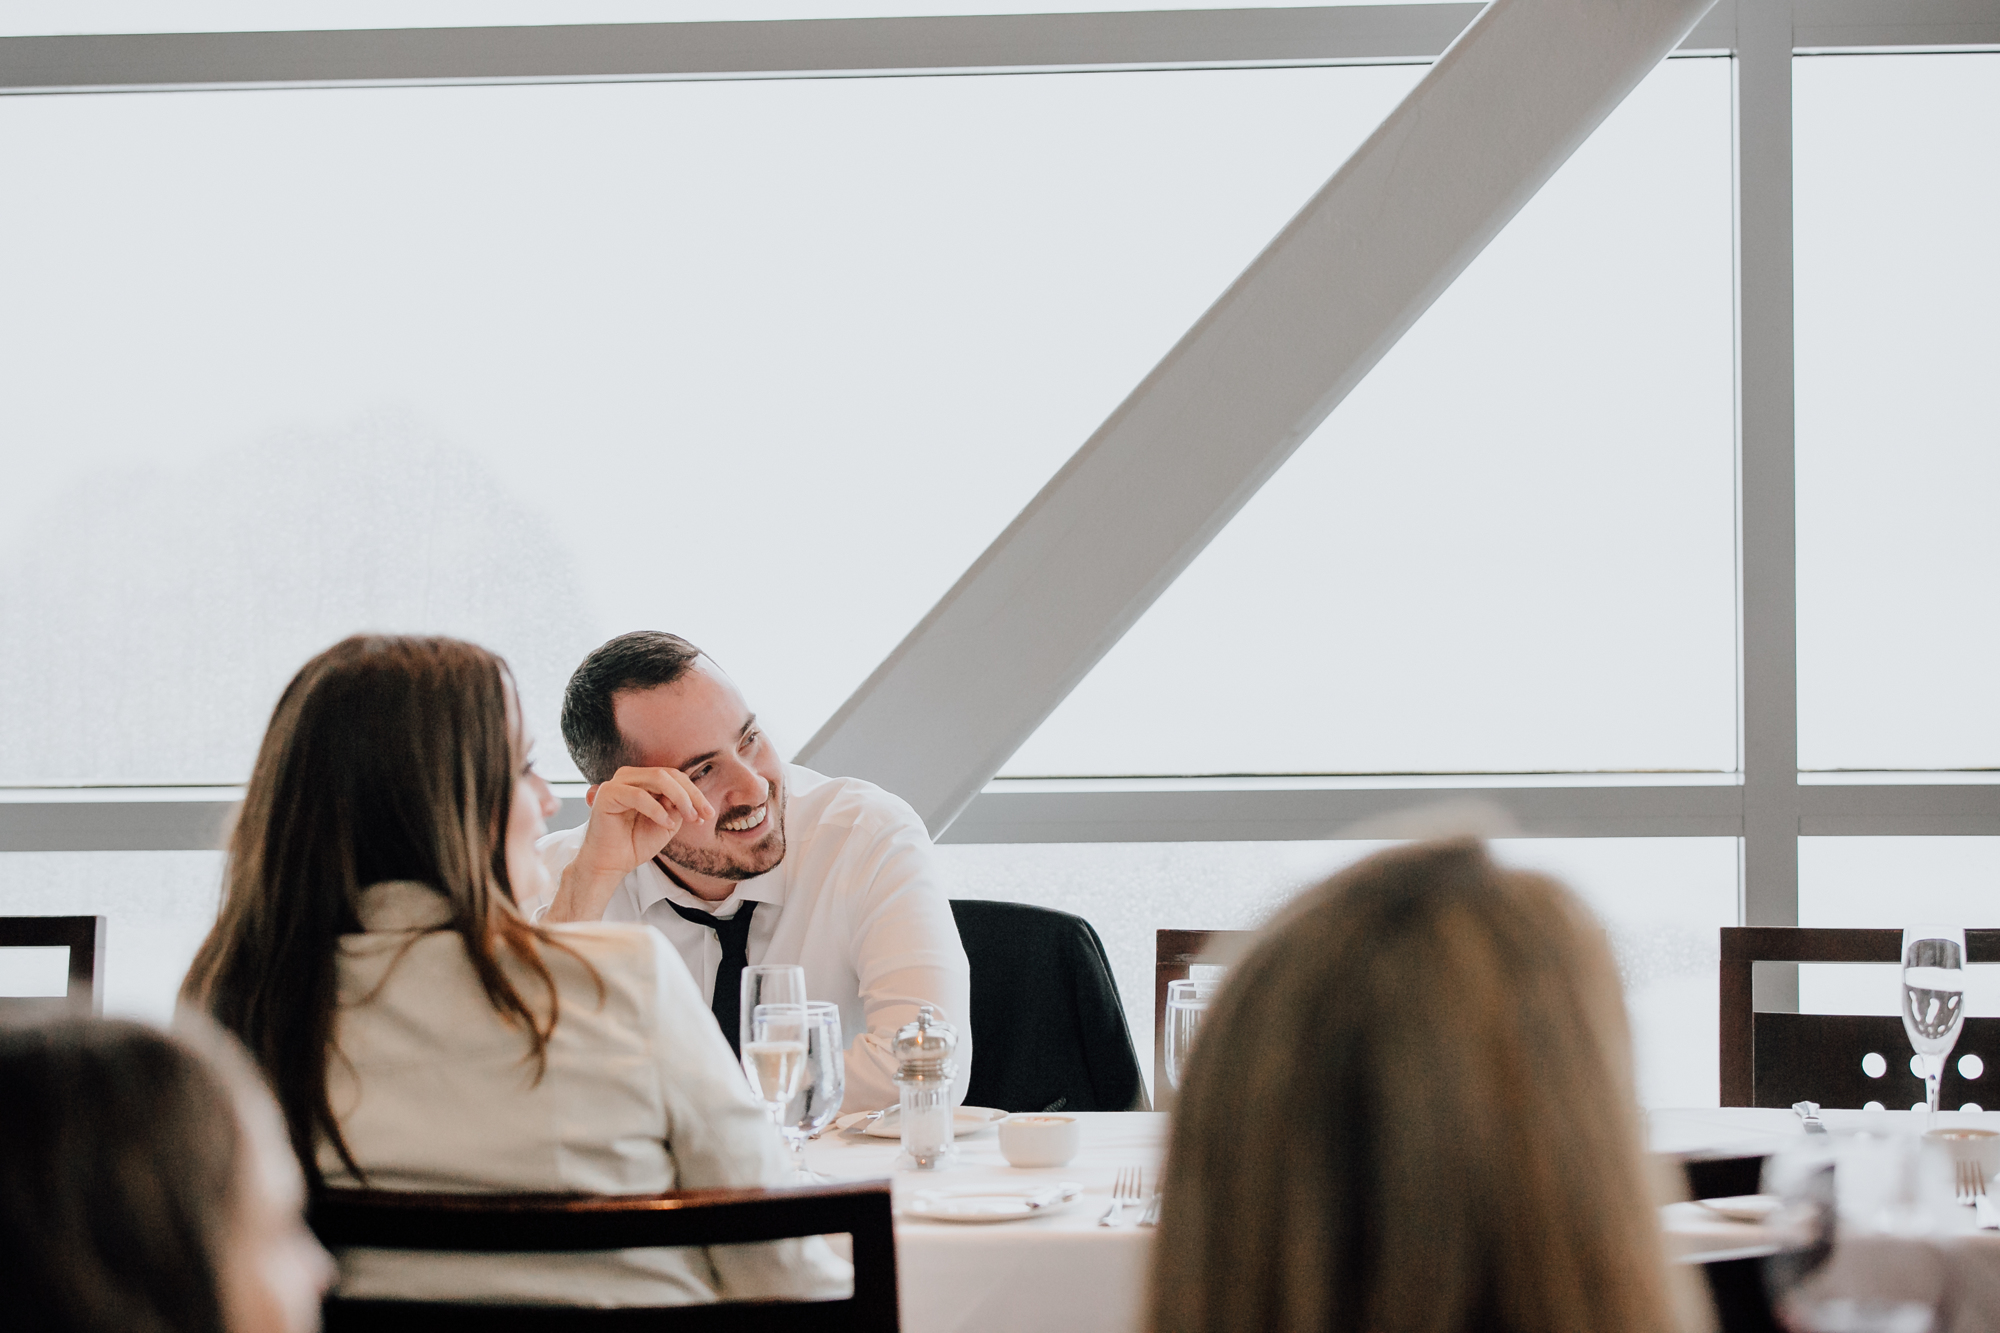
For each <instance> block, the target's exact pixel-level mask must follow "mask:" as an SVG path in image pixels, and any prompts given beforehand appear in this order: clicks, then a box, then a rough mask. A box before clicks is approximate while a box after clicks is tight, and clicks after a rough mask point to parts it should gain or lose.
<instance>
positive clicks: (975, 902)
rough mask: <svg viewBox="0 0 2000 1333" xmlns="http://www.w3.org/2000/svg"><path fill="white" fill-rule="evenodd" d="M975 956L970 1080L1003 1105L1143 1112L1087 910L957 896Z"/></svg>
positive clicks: (954, 908) (1120, 1005)
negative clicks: (1070, 910) (1080, 913)
mask: <svg viewBox="0 0 2000 1333" xmlns="http://www.w3.org/2000/svg"><path fill="white" fill-rule="evenodd" d="M951 914H952V918H953V920H954V921H956V922H957V924H958V937H959V939H960V940H961V941H963V942H964V944H965V956H966V959H967V960H968V961H969V962H970V963H971V964H972V1082H971V1084H970V1085H969V1086H968V1087H967V1089H966V1093H965V1100H966V1101H967V1102H968V1103H970V1104H971V1105H973V1106H993V1107H998V1108H999V1109H1000V1110H1002V1111H1133V1110H1138V1111H1143V1110H1146V1109H1147V1106H1146V1083H1145V1080H1144V1079H1142V1078H1141V1077H1140V1074H1139V1055H1138V1052H1137V1051H1135V1050H1133V1048H1132V1030H1131V1028H1130V1027H1129V1026H1128V1025H1127V1024H1126V1022H1125V1005H1124V1002H1123V1001H1121V1000H1120V999H1119V998H1118V982H1117V979H1116V978H1114V977H1113V976H1112V974H1111V960H1110V959H1109V958H1107V957H1106V956H1105V953H1104V942H1103V941H1102V940H1100V939H1099V938H1098V936H1097V931H1096V929H1095V928H1094V927H1093V926H1092V925H1091V924H1090V923H1089V922H1088V921H1086V920H1084V919H1083V918H1082V917H1080V916H1072V915H1070V914H1069V913H1068V912H1057V911H1052V910H1051V909H1049V908H1046V907H1031V906H1029V905H1027V904H1025V903H1007V902H991V901H988V900H986V899H981V898H954V899H953V900H952V904H951Z"/></svg>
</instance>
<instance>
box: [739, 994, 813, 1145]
mask: <svg viewBox="0 0 2000 1333" xmlns="http://www.w3.org/2000/svg"><path fill="white" fill-rule="evenodd" d="M806 1012H807V1011H806V1007H805V1006H804V1005H802V1004H760V1005H758V1006H757V1007H756V1008H755V1009H752V1010H751V1011H750V1013H749V1016H748V1017H747V1018H745V1020H744V1023H743V1029H744V1031H743V1072H744V1073H745V1074H746V1075H748V1076H749V1079H750V1090H751V1091H752V1092H753V1093H755V1094H756V1095H757V1100H759V1101H761V1102H763V1103H764V1109H765V1110H767V1111H769V1112H770V1113H771V1123H773V1124H775V1125H779V1126H780V1127H781V1128H782V1125H783V1119H784V1114H785V1108H786V1107H787V1106H789V1105H791V1101H792V1098H794V1097H796V1096H798V1095H799V1087H800V1085H801V1084H803V1083H804V1082H805V1075H806V1045H807V1037H808V1035H809V1025H808V1023H807V1021H806Z"/></svg>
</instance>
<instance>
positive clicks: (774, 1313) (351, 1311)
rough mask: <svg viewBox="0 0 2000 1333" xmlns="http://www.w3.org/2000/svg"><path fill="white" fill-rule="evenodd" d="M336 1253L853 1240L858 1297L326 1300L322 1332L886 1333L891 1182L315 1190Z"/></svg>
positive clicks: (317, 1214)
mask: <svg viewBox="0 0 2000 1333" xmlns="http://www.w3.org/2000/svg"><path fill="white" fill-rule="evenodd" d="M308 1217H309V1220H310V1222H311V1223H312V1227H313V1230H314V1231H315V1232H316V1233H317V1234H318V1235H319V1238H320V1240H321V1242H322V1243H324V1244H326V1245H328V1246H334V1247H347V1246H360V1247H367V1248H373V1249H406V1250H431V1251H439V1250H441V1251H450V1252H467V1253H564V1252H575V1251H583V1250H622V1249H642V1248H651V1247H680V1246H708V1245H739V1244H749V1243H754V1242H758V1241H770V1240H786V1239H790V1238H793V1237H799V1236H820V1235H837V1234H843V1233H844V1234H846V1235H848V1236H850V1237H851V1238H852V1240H853V1252H854V1291H853V1294H852V1295H851V1296H850V1297H849V1298H848V1299H846V1300H842V1301H804V1302H788V1301H751V1302H728V1303H724V1304H721V1305H698V1306H672V1307H667V1308H663V1309H632V1308H620V1309H608V1310H607V1309H597V1308H585V1307H566V1306H556V1307H551V1306H547V1305H542V1306H524V1305H492V1304H484V1303H480V1304H469V1303H457V1302H434V1301H349V1300H345V1299H342V1298H339V1297H334V1298H332V1299H330V1300H329V1301H328V1302H327V1306H326V1327H327V1329H328V1330H329V1333H340V1330H346V1329H356V1330H359V1329H367V1330H371V1333H391V1331H392V1330H396V1329H405V1328H407V1329H419V1328H421V1329H448V1328H461V1327H462V1328H468V1329H469V1328H472V1327H473V1326H474V1325H475V1323H476V1324H477V1326H478V1327H479V1328H480V1329H482V1330H484V1331H485V1333H542V1331H543V1330H557V1329H571V1328H588V1329H602V1328H639V1327H645V1328H659V1329H676V1330H681V1329H697V1328H721V1327H725V1326H726V1327H729V1328H740V1329H761V1328H780V1327H789V1328H804V1327H811V1328H813V1329H815V1330H845V1329H851V1330H856V1331H857V1333H860V1331H862V1330H867V1331H869V1333H895V1330H896V1329H897V1327H898V1308H897V1293H896V1238H895V1218H894V1214H893V1211H892V1209H891V1206H890V1192H889V1182H888V1181H886V1180H874V1181H863V1182H858V1183H854V1184H841V1185H807V1186H797V1187H792V1188H780V1189H759V1190H682V1191H675V1192H672V1193H668V1194H652V1195H610V1196H601V1195H585V1196H579V1195H547V1194H525V1195H524V1194H428V1193H416V1192H405V1191H396V1190H321V1191H319V1192H318V1193H317V1194H316V1195H315V1196H314V1198H313V1201H312V1205H311V1207H310V1209H309V1214H308Z"/></svg>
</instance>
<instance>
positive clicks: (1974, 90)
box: [1792, 55, 2000, 920]
mask: <svg viewBox="0 0 2000 1333" xmlns="http://www.w3.org/2000/svg"><path fill="white" fill-rule="evenodd" d="M1792 88H1793V100H1794V104H1795V107H1796V110H1795V121H1794V126H1795V128H1794V131H1793V140H1792V142H1793V153H1794V161H1795V163H1796V181H1797V185H1796V194H1795V195H1794V207H1795V208H1796V210H1797V219H1798V221H1797V236H1798V250H1797V257H1796V265H1795V272H1796V275H1797V289H1796V290H1797V311H1798V314H1797V321H1798V322H1797V327H1798V334H1797V339H1798V503H1799V528H1798V534H1799V766H1800V767H1801V768H1807V769H1823V768H1858V769H1885V768H1917V769H1926V768H2000V615H1996V614H1995V608H1996V606H2000V601H1996V592H1995V590H1996V588H2000V398H1996V394H1995V388H1996V386H2000V317H1996V313H1995V312H1996V311H2000V264H1995V263H1994V259H1993V251H1994V238H1995V237H1996V236H2000V169H1996V164H2000V55H1924V56H1844V57H1830V56H1823V57H1812V58H1801V59H1798V60H1794V61H1793V62H1792ZM1995 920H2000V916H1996V917H1995Z"/></svg>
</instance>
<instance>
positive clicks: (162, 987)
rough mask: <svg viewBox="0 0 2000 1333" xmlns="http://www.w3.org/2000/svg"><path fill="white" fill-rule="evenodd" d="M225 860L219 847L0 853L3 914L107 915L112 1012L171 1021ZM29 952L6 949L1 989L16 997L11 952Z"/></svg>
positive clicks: (209, 919)
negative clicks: (10, 988)
mask: <svg viewBox="0 0 2000 1333" xmlns="http://www.w3.org/2000/svg"><path fill="white" fill-rule="evenodd" d="M222 859H223V858H222V853H221V852H0V915H7V916H101V917H104V918H105V925H104V956H103V958H101V959H100V960H99V962H98V966H99V968H100V969H101V973H100V975H101V976H102V979H103V988H104V1012H106V1013H107V1014H122V1015H125V1016H127V1017H131V1018H148V1019H152V1020H154V1021H156V1022H162V1023H164V1022H165V1021H166V1020H167V1019H169V1018H171V1017H172V1016H173V1012H174V997H175V996H176V995H177V994H179V992H180V988H181V979H182V978H183V977H185V976H186V975H187V969H188V964H189V963H190V962H192V961H194V951H195V950H196V949H197V948H199V947H200V946H201V942H202V940H203V939H204V938H205V937H206V936H207V935H208V930H209V927H210V926H212V925H214V924H215V909H216V905H217V903H218V902H219V901H220V895H221V886H222ZM27 952H30V951H29V950H0V994H12V993H15V992H12V991H8V990H7V989H6V978H7V977H8V976H9V975H10V969H9V964H8V961H7V959H6V957H5V955H6V954H7V953H27ZM49 952H52V953H62V954H65V955H67V953H68V951H67V950H50V951H49ZM63 966H64V968H67V967H68V961H67V958H66V957H65V960H64V963H63ZM55 993H56V994H62V993H63V992H62V989H61V988H60V987H59V988H58V989H57V990H56V992H55Z"/></svg>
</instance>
